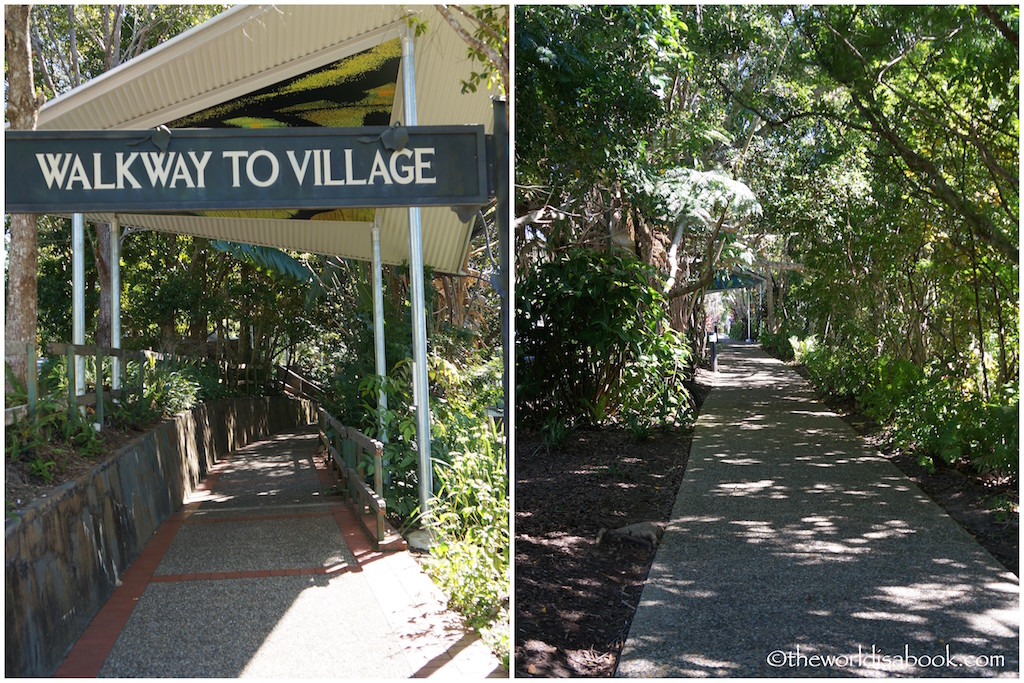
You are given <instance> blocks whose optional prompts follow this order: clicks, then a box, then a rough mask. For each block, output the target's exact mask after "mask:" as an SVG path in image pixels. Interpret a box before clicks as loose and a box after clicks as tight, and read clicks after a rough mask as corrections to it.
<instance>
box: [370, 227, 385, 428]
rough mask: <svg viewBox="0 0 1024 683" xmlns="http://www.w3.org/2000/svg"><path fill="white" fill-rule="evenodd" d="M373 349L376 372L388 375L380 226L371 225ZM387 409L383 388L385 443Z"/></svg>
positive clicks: (381, 409) (381, 407) (380, 417)
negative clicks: (385, 351) (385, 415)
mask: <svg viewBox="0 0 1024 683" xmlns="http://www.w3.org/2000/svg"><path fill="white" fill-rule="evenodd" d="M371 267H372V269H373V349H374V360H375V365H376V368H377V374H378V375H379V376H380V377H381V378H382V379H383V378H385V377H387V375H388V364H387V356H386V354H385V353H384V277H383V274H382V273H381V267H382V266H381V261H380V227H379V226H377V225H376V223H375V224H374V226H373V264H372V266H371ZM387 409H388V396H387V394H385V393H384V389H383V388H382V389H381V390H380V393H378V394H377V419H378V421H379V423H380V434H379V437H378V438H379V439H380V440H381V441H383V442H385V443H387V440H388V435H387V433H386V432H385V431H384V413H385V412H386V411H387Z"/></svg>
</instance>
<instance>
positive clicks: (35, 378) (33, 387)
mask: <svg viewBox="0 0 1024 683" xmlns="http://www.w3.org/2000/svg"><path fill="white" fill-rule="evenodd" d="M25 347H26V348H25V383H26V385H27V386H26V389H27V391H28V412H29V413H30V414H31V413H34V412H36V398H37V397H38V395H39V373H38V368H37V366H36V351H37V348H36V343H35V342H34V341H30V342H29V343H28V344H26V345H25Z"/></svg>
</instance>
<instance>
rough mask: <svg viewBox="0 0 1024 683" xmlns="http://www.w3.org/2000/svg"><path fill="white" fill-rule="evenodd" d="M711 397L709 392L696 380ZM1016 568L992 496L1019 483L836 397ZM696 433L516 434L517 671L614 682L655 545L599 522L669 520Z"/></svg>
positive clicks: (1012, 542) (1010, 532)
mask: <svg viewBox="0 0 1024 683" xmlns="http://www.w3.org/2000/svg"><path fill="white" fill-rule="evenodd" d="M698 389H699V391H700V392H701V395H699V397H698V398H699V400H700V401H701V402H702V400H703V396H705V395H706V392H707V391H708V388H707V387H706V386H698ZM830 407H831V408H832V409H833V410H835V411H836V412H837V413H838V414H840V415H841V416H842V417H843V419H845V420H846V421H847V423H848V424H850V425H851V426H852V427H853V428H854V430H855V431H857V433H858V434H860V435H861V436H862V437H864V438H865V439H866V440H867V441H868V442H869V443H870V444H871V445H872V446H873V447H874V448H876V449H879V451H880V452H881V453H882V455H883V456H885V457H887V458H889V459H890V460H891V461H892V462H893V463H894V464H896V466H897V467H899V468H900V469H901V470H902V471H903V472H904V473H906V474H907V475H908V476H909V477H910V478H911V479H913V480H914V481H915V482H917V484H918V485H919V486H920V487H921V488H922V490H923V491H924V492H925V493H926V494H927V495H929V496H930V497H931V498H932V499H933V500H935V501H936V502H937V503H939V505H941V506H942V507H943V508H944V509H945V510H946V511H947V513H948V514H949V515H950V516H951V517H953V519H955V520H957V522H959V523H960V524H961V525H962V526H963V527H964V528H966V529H967V530H968V531H970V532H971V533H972V534H973V535H974V536H975V537H976V538H977V539H978V540H979V541H980V542H981V544H982V545H983V546H984V547H985V548H987V549H988V550H989V552H991V553H992V554H993V556H995V557H996V559H998V560H999V561H1000V562H1001V563H1002V564H1003V565H1004V566H1006V568H1007V569H1009V570H1010V571H1012V572H1014V573H1015V574H1017V573H1018V559H1019V550H1018V548H1019V516H1018V514H1017V513H1013V514H1010V515H1009V516H1006V515H1005V514H1004V513H1001V512H1000V511H999V510H995V509H991V501H992V500H993V496H994V495H1004V496H1008V497H1010V498H1011V499H1012V500H1013V502H1014V506H1016V502H1017V483H1016V482H996V481H992V480H991V479H985V478H983V477H979V476H978V475H976V474H973V473H971V472H961V471H958V470H955V469H952V468H948V467H947V468H939V469H937V470H936V471H935V472H934V473H929V472H928V471H927V470H925V469H924V468H922V467H921V466H919V465H918V464H917V462H916V459H915V458H914V457H913V456H911V455H907V454H904V453H898V452H892V451H891V450H889V452H887V449H886V448H885V443H884V441H885V439H884V436H883V435H882V434H880V433H879V428H878V425H877V424H873V423H872V422H871V421H870V420H868V419H867V418H865V417H864V416H863V415H859V414H858V413H857V412H856V410H855V406H852V405H849V404H840V403H836V402H832V403H830ZM691 436H692V432H691V431H685V430H677V431H673V432H662V433H655V434H654V435H653V436H652V437H651V438H649V439H647V440H645V441H639V442H638V441H636V440H635V439H634V438H633V437H632V435H631V434H630V433H629V432H628V430H625V429H599V430H584V431H579V432H577V433H575V434H574V435H573V436H571V437H569V438H568V439H567V440H566V442H565V443H564V444H562V445H561V447H559V448H552V449H550V450H549V449H546V448H545V446H544V444H543V441H542V439H541V438H540V436H539V435H538V434H535V433H530V432H524V431H522V430H520V431H519V432H517V435H516V453H515V456H516V470H515V475H516V483H515V486H516V511H515V520H516V540H515V591H516V632H515V663H514V665H515V674H516V675H517V676H524V677H530V676H536V677H569V676H586V677H610V676H612V675H614V673H615V668H616V666H617V663H618V657H619V653H620V652H621V650H622V646H623V643H624V640H625V638H626V635H627V634H628V632H629V626H630V623H631V622H632V618H633V612H634V610H635V609H636V605H637V604H638V602H639V600H640V594H641V591H642V590H643V584H644V582H645V581H646V579H647V574H648V571H649V570H650V566H651V562H652V561H653V559H654V552H653V551H650V550H647V549H646V548H644V547H642V546H639V545H634V544H628V543H626V544H620V543H616V542H612V541H606V542H605V543H602V544H600V545H598V544H597V543H596V538H597V534H598V531H599V530H600V529H601V527H608V528H614V527H618V526H622V525H625V524H629V523H632V522H639V521H660V522H665V521H667V520H668V518H669V515H670V514H671V510H672V504H673V502H674V500H675V494H676V491H677V490H678V488H679V483H680V481H681V480H682V477H683V473H684V471H685V469H686V463H687V459H688V457H689V452H690V439H691Z"/></svg>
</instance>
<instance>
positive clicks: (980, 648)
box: [617, 342, 1020, 678]
mask: <svg viewBox="0 0 1024 683" xmlns="http://www.w3.org/2000/svg"><path fill="white" fill-rule="evenodd" d="M1019 634H1020V592H1019V581H1018V579H1017V577H1016V576H1015V575H1014V574H1013V573H1011V572H1009V571H1007V570H1006V569H1005V568H1004V567H1003V566H1002V565H1000V564H999V563H998V562H997V561H996V560H995V559H994V558H993V557H992V556H991V555H990V554H989V553H988V552H987V551H986V550H985V549H984V548H982V547H981V546H980V545H979V544H978V543H977V541H975V540H974V538H973V537H972V536H971V535H970V534H968V533H967V532H966V531H964V530H963V529H962V528H961V527H960V526H959V525H957V524H956V523H955V522H954V521H953V520H952V519H950V518H949V517H948V516H947V515H946V514H945V513H944V512H943V511H942V509H941V508H939V506H938V505H936V504H935V503H934V502H932V501H931V500H930V499H929V498H927V497H926V496H925V495H924V494H923V493H922V492H921V491H920V489H918V488H917V486H916V485H915V484H914V483H913V482H911V481H910V480H909V479H907V478H906V477H905V476H904V475H903V474H902V473H901V472H900V471H899V470H898V469H897V468H896V467H895V466H894V465H892V464H891V463H889V462H888V461H886V460H884V459H883V458H881V457H880V456H878V455H877V454H876V453H874V452H873V451H871V450H870V449H868V448H867V447H866V446H865V445H864V443H863V442H862V441H861V439H860V438H859V437H858V436H857V435H856V434H855V433H854V432H853V431H852V430H851V429H850V428H849V427H848V426H847V425H846V424H845V423H844V422H843V421H842V420H841V419H839V418H838V417H837V416H836V415H835V414H834V413H832V412H830V411H829V410H828V409H827V408H826V407H825V406H823V405H822V404H820V403H818V402H817V401H815V399H814V394H813V392H812V390H811V388H810V386H809V385H808V384H807V382H805V381H804V380H803V379H802V378H801V377H800V376H799V375H797V374H796V372H794V371H793V370H792V369H790V368H789V367H787V366H786V365H785V364H784V363H781V362H779V361H777V360H775V359H773V358H770V357H768V356H767V355H766V354H764V353H763V352H762V351H761V350H760V349H759V348H758V347H757V346H756V345H753V344H742V343H737V342H732V343H727V344H725V345H724V347H723V348H722V349H721V351H720V355H719V372H718V373H717V376H716V377H715V384H714V389H713V390H712V392H711V394H710V396H709V397H708V399H707V401H706V402H705V403H704V407H703V409H702V412H701V415H700V418H699V419H698V422H697V426H696V431H695V434H694V439H693V446H692V449H691V452H690V460H689V464H688V466H687V471H686V475H685V477H684V479H683V482H682V484H681V485H680V489H679V494H678V497H677V499H676V503H675V507H674V509H673V512H672V519H671V521H670V525H669V527H668V529H667V531H666V533H665V537H664V539H663V542H662V545H661V547H660V548H659V550H658V553H657V555H656V557H655V560H654V564H653V566H652V567H651V572H650V576H649V578H648V581H647V584H646V586H645V588H644V591H643V596H642V598H641V602H640V605H639V607H638V609H637V611H636V615H635V617H634V619H633V623H632V626H631V628H630V632H629V637H628V639H627V641H626V645H625V647H624V649H623V652H622V656H621V659H620V662H619V667H618V671H617V675H618V676H623V677H626V676H628V677H664V676H672V677H691V676H696V677H707V676H776V677H777V676H783V677H791V676H844V677H882V676H926V677H936V676H957V677H974V676H986V677H988V676H1006V677H1015V678H1016V677H1018V672H1019V650H1020V640H1019Z"/></svg>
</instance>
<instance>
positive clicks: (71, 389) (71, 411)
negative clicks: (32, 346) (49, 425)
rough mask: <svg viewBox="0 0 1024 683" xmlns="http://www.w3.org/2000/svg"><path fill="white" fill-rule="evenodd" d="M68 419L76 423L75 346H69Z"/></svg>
mask: <svg viewBox="0 0 1024 683" xmlns="http://www.w3.org/2000/svg"><path fill="white" fill-rule="evenodd" d="M67 354H68V419H69V420H71V422H72V424H73V423H74V422H76V417H77V415H76V413H77V412H78V406H77V405H75V404H76V403H77V401H75V398H76V396H75V345H74V344H68V351H67Z"/></svg>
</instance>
